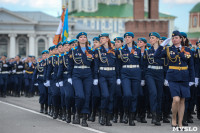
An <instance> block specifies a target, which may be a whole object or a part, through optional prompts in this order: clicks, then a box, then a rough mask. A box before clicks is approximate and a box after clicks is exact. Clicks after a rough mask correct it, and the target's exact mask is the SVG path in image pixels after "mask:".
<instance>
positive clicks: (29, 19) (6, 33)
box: [0, 8, 100, 58]
mask: <svg viewBox="0 0 200 133" xmlns="http://www.w3.org/2000/svg"><path fill="white" fill-rule="evenodd" d="M59 21H60V20H59V18H57V17H53V16H50V15H48V14H45V13H43V12H37V11H36V12H13V11H9V10H7V9H5V8H0V56H2V55H4V54H6V55H7V56H8V57H9V58H12V57H15V56H16V55H18V54H19V55H21V56H22V57H26V56H28V55H34V56H36V57H38V56H40V55H41V52H42V51H43V50H45V49H48V48H49V47H50V46H52V45H53V38H54V35H55V33H56V30H57V28H58V25H59ZM80 31H86V32H87V33H88V37H89V39H92V38H93V37H94V36H97V35H99V34H100V32H99V31H97V30H92V29H88V28H87V27H85V26H81V25H77V24H76V23H75V22H74V21H73V20H71V21H69V38H68V40H70V39H73V38H75V36H76V35H77V34H78V33H79V32H80Z"/></svg>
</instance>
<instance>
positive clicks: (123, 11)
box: [69, 3, 176, 19]
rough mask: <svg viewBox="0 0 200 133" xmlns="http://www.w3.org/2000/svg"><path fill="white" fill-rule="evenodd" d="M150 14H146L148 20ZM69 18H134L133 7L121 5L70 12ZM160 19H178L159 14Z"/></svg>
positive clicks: (100, 5)
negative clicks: (89, 10) (90, 10)
mask: <svg viewBox="0 0 200 133" xmlns="http://www.w3.org/2000/svg"><path fill="white" fill-rule="evenodd" d="M147 15H148V13H147V12H145V17H146V18H147ZM69 16H75V17H112V18H132V17H133V5H131V4H121V5H106V4H103V3H99V4H98V10H97V11H96V12H84V11H81V12H77V11H74V12H70V13H69ZM159 17H160V18H172V19H174V18H176V17H175V16H172V15H167V14H163V13H159Z"/></svg>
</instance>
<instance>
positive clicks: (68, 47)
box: [63, 44, 70, 52]
mask: <svg viewBox="0 0 200 133" xmlns="http://www.w3.org/2000/svg"><path fill="white" fill-rule="evenodd" d="M63 48H64V51H65V52H69V51H70V45H69V44H65V45H64V46H63Z"/></svg>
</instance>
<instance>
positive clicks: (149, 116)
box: [147, 111, 153, 119]
mask: <svg viewBox="0 0 200 133" xmlns="http://www.w3.org/2000/svg"><path fill="white" fill-rule="evenodd" d="M152 117H153V116H152V113H151V112H150V111H148V112H147V118H148V119H151V118H152Z"/></svg>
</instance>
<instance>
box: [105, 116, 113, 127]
mask: <svg viewBox="0 0 200 133" xmlns="http://www.w3.org/2000/svg"><path fill="white" fill-rule="evenodd" d="M111 117H112V114H106V126H112V124H111V123H110V120H111Z"/></svg>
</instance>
